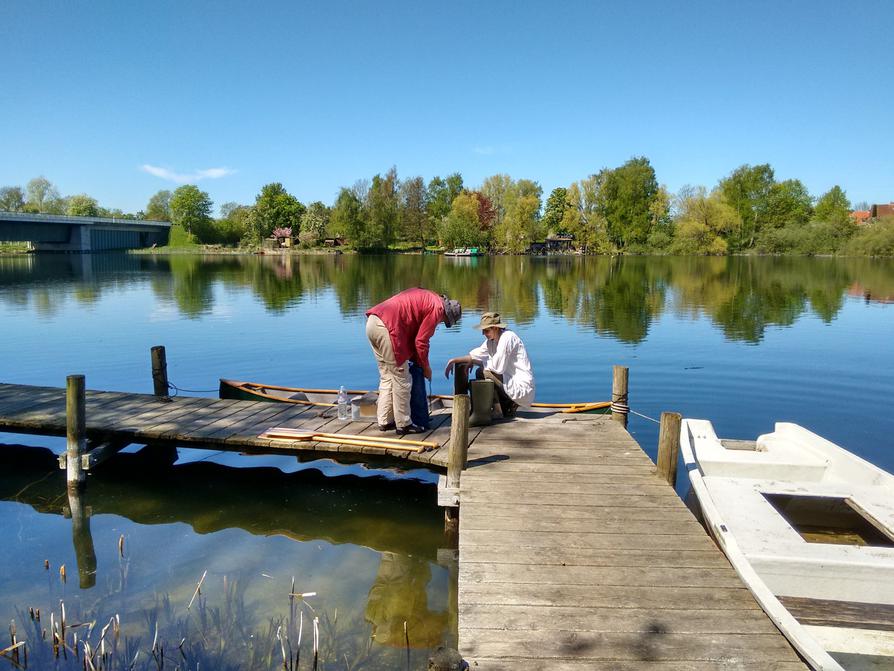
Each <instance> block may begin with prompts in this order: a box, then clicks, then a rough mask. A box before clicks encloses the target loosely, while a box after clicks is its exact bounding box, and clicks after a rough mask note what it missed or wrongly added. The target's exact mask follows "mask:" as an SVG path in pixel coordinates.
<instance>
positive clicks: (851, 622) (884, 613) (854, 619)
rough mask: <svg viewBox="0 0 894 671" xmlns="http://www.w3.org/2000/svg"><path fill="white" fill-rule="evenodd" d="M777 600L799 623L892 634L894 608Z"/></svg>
mask: <svg viewBox="0 0 894 671" xmlns="http://www.w3.org/2000/svg"><path fill="white" fill-rule="evenodd" d="M779 601H780V602H781V603H782V605H783V606H785V607H786V609H788V611H789V612H790V613H791V614H792V615H793V616H794V617H795V619H796V620H798V622H800V623H801V624H808V625H816V626H818V627H853V628H856V629H874V630H878V631H894V606H892V605H890V604H882V603H861V602H859V601H835V600H832V599H807V598H804V597H796V596H782V597H780V598H779Z"/></svg>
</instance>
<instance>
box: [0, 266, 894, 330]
mask: <svg viewBox="0 0 894 671" xmlns="http://www.w3.org/2000/svg"><path fill="white" fill-rule="evenodd" d="M147 277H148V278H149V283H150V286H151V288H152V290H153V292H154V293H155V295H156V296H157V298H158V299H159V300H160V301H164V302H170V303H171V304H173V305H175V306H176V307H177V310H178V311H179V312H180V314H181V315H183V316H185V317H187V318H200V317H202V316H204V315H206V314H208V313H210V311H211V310H212V308H213V304H214V300H215V287H216V286H222V287H225V288H226V289H228V290H230V291H241V290H249V291H251V292H252V293H253V294H254V296H256V297H257V299H258V300H259V302H260V303H261V304H262V305H263V306H264V307H265V308H266V309H267V310H268V311H269V312H271V313H282V312H286V311H288V310H290V309H292V308H294V307H295V306H296V305H298V304H300V303H301V302H302V301H303V300H305V299H307V298H309V297H319V296H323V295H325V294H327V293H331V295H332V296H333V297H334V299H335V301H336V302H337V304H338V307H339V309H340V311H341V313H342V314H343V315H345V316H351V317H355V316H357V315H360V314H362V313H363V312H364V311H365V310H366V309H367V308H368V307H370V306H371V305H375V304H376V303H378V302H380V301H382V300H384V299H386V298H388V297H389V296H391V295H393V294H395V293H397V292H398V291H402V290H403V289H406V288H409V287H416V286H423V287H426V288H429V289H432V290H434V291H437V292H439V293H445V294H448V295H450V296H451V297H452V298H456V299H457V300H459V301H460V302H461V303H462V304H463V306H464V308H465V309H466V310H468V311H470V312H478V311H484V310H498V311H500V312H501V313H502V314H503V315H504V316H505V317H507V318H508V319H510V320H511V321H512V322H513V323H516V324H532V323H534V322H535V321H536V320H537V319H538V318H540V317H541V316H542V315H543V314H546V315H549V316H551V317H554V318H560V319H563V320H565V321H568V322H570V323H573V324H576V325H579V326H581V327H583V328H586V329H590V330H592V331H594V332H595V333H598V334H600V335H605V336H608V337H611V338H614V339H616V340H619V341H621V342H625V343H632V344H635V343H639V342H642V341H643V340H644V339H645V338H646V337H647V335H648V332H649V328H650V327H651V325H652V323H653V322H654V320H655V319H656V318H658V317H660V316H661V315H662V313H663V312H664V311H666V310H670V311H672V312H673V313H674V314H676V315H678V316H680V317H688V318H699V317H702V316H705V317H707V318H709V319H710V320H711V321H712V322H713V323H714V324H716V325H717V326H718V327H719V328H720V330H721V331H722V332H723V333H724V335H725V336H726V337H727V338H729V339H731V340H739V341H745V342H751V343H755V342H759V341H760V340H761V338H763V335H764V332H765V330H766V329H767V327H768V326H789V325H791V324H793V323H794V322H795V320H797V319H798V318H799V317H800V316H801V315H804V314H805V313H808V312H812V313H813V314H815V315H816V316H817V317H818V318H820V319H822V320H823V321H825V322H831V321H832V320H834V319H835V318H836V317H837V315H838V313H839V312H840V311H841V309H842V306H843V305H844V301H845V298H846V297H847V295H848V294H850V295H852V296H855V297H860V298H864V299H865V300H871V301H884V302H891V301H894V262H892V261H890V260H880V259H879V260H877V259H864V258H860V259H841V258H826V259H816V258H802V257H781V258H767V257H631V256H625V257H616V258H611V257H550V258H535V257H527V256H502V257H482V258H449V257H444V256H430V255H420V254H416V255H385V256H360V255H348V254H346V255H327V254H320V255H301V256H299V255H267V256H251V255H239V256H237V255H234V256H226V255H220V256H202V255H170V256H133V255H126V254H124V255H65V256H55V257H45V256H28V257H20V258H12V259H6V258H0V301H2V302H3V303H6V304H10V305H12V306H14V307H18V308H21V307H23V306H26V305H27V306H31V307H32V308H33V309H34V310H35V311H37V312H38V313H39V314H42V315H52V314H55V313H56V312H57V311H58V310H59V308H60V307H61V306H62V305H63V304H64V303H65V302H66V301H67V300H68V299H69V298H70V297H73V298H74V299H75V300H77V301H78V302H80V303H96V302H98V301H100V300H101V298H102V295H103V291H104V290H105V289H106V288H107V287H109V286H116V287H118V286H119V285H126V284H135V283H142V282H145V281H146V278H147Z"/></svg>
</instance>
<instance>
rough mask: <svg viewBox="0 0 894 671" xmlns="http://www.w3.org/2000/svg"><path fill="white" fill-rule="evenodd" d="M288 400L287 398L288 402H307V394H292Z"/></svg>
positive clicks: (301, 392)
mask: <svg viewBox="0 0 894 671" xmlns="http://www.w3.org/2000/svg"><path fill="white" fill-rule="evenodd" d="M288 398H289V400H292V401H307V400H308V398H307V394H305V393H304V392H303V391H299V392H298V393H296V394H292V395H291V396H289V397H288Z"/></svg>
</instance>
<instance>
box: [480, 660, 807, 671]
mask: <svg viewBox="0 0 894 671" xmlns="http://www.w3.org/2000/svg"><path fill="white" fill-rule="evenodd" d="M474 662H475V666H474V667H473V668H474V669H475V671H518V670H519V669H531V668H546V669H549V671H584V670H586V671H726V670H729V671H732V670H735V671H806V668H807V667H805V666H804V663H803V662H773V661H767V660H763V661H760V662H742V661H741V660H737V659H729V660H724V661H718V660H711V661H700V660H685V661H668V660H661V661H653V660H647V659H643V660H637V661H633V662H628V661H621V660H616V659H613V660H608V661H606V660H598V659H550V660H549V663H548V664H547V665H541V664H542V662H541V660H539V659H536V658H532V657H517V656H510V657H501V658H499V659H494V658H493V657H477V656H476V657H475V659H474Z"/></svg>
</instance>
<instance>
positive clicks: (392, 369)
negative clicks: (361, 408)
mask: <svg viewBox="0 0 894 671" xmlns="http://www.w3.org/2000/svg"><path fill="white" fill-rule="evenodd" d="M366 337H367V338H369V344H370V346H371V347H372V351H373V355H374V356H375V357H376V363H377V364H378V366H379V402H378V406H377V408H376V410H377V413H376V414H377V415H378V420H379V424H381V425H385V424H389V423H391V422H394V423H395V424H397V426H399V427H403V426H409V425H410V390H411V389H412V387H413V382H412V379H411V378H410V366H409V363H408V362H406V361H404V362H403V363H402V364H401V365H400V366H398V365H396V364H395V362H394V348H393V347H392V345H391V335H390V334H389V333H388V329H387V327H386V326H385V324H383V323H382V320H381V319H379V318H378V317H376V316H375V315H370V316H369V318H367V320H366Z"/></svg>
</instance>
